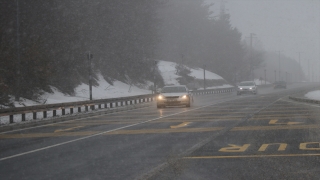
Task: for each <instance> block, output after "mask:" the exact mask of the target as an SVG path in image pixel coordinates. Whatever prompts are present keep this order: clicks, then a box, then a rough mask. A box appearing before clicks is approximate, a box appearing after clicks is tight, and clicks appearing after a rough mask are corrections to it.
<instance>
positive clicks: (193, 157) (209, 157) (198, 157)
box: [183, 154, 320, 159]
mask: <svg viewBox="0 0 320 180" xmlns="http://www.w3.org/2000/svg"><path fill="white" fill-rule="evenodd" d="M303 156H320V154H266V155H240V156H191V157H184V158H183V159H232V158H266V157H303Z"/></svg>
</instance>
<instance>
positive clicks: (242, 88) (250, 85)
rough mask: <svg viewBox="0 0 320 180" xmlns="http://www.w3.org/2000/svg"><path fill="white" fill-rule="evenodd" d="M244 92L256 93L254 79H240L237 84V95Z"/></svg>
mask: <svg viewBox="0 0 320 180" xmlns="http://www.w3.org/2000/svg"><path fill="white" fill-rule="evenodd" d="M244 93H251V94H257V93H258V87H257V85H256V83H255V82H254V81H242V82H240V83H239V84H238V87H237V95H241V94H244Z"/></svg>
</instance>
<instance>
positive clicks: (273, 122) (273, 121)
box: [269, 119, 303, 125]
mask: <svg viewBox="0 0 320 180" xmlns="http://www.w3.org/2000/svg"><path fill="white" fill-rule="evenodd" d="M302 123H303V122H287V123H278V119H271V120H270V122H269V124H272V125H295V124H302Z"/></svg>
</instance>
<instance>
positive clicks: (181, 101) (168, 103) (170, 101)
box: [157, 98, 190, 106]
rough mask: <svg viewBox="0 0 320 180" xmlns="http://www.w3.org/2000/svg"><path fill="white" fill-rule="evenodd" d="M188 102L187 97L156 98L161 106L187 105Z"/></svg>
mask: <svg viewBox="0 0 320 180" xmlns="http://www.w3.org/2000/svg"><path fill="white" fill-rule="evenodd" d="M189 103H190V100H189V98H186V99H180V98H179V99H178V98H177V99H162V100H157V105H161V106H163V105H164V106H179V105H188V104H189Z"/></svg>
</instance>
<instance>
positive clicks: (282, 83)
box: [273, 81, 287, 89]
mask: <svg viewBox="0 0 320 180" xmlns="http://www.w3.org/2000/svg"><path fill="white" fill-rule="evenodd" d="M273 88H274V89H277V88H284V89H286V88H287V83H286V82H285V81H276V82H275V83H274V84H273Z"/></svg>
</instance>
